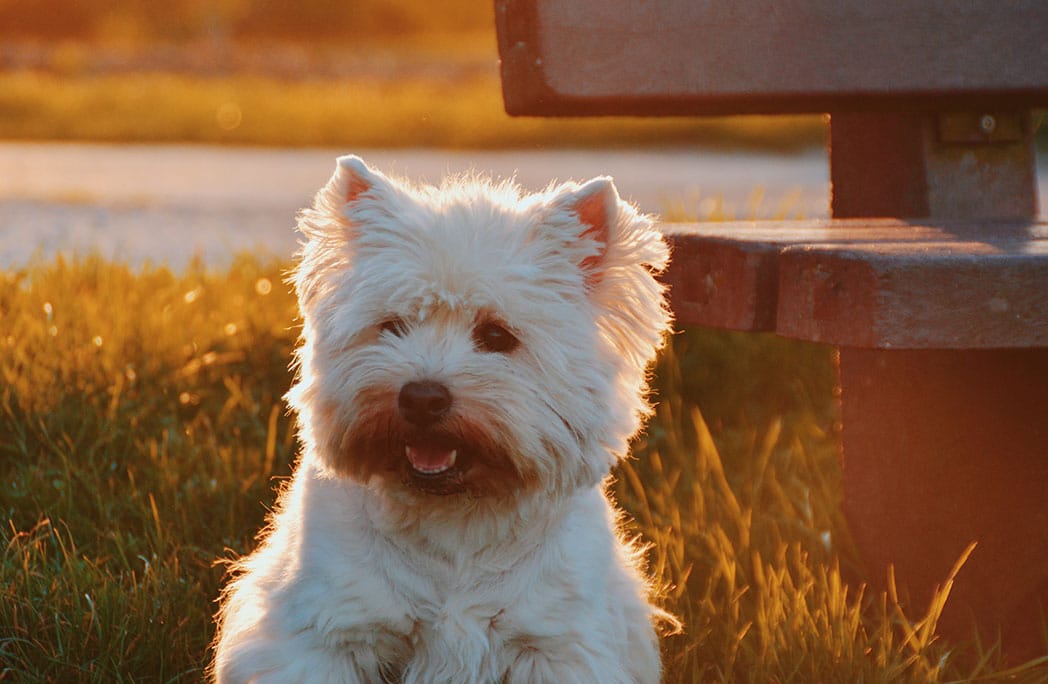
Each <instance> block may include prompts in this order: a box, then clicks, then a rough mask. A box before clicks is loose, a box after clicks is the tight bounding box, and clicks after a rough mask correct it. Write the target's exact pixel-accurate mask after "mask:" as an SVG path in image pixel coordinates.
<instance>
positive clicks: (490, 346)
mask: <svg viewBox="0 0 1048 684" xmlns="http://www.w3.org/2000/svg"><path fill="white" fill-rule="evenodd" d="M473 341H474V342H475V343H476V344H477V347H478V348H479V349H482V350H484V351H487V352H498V353H502V354H506V353H509V352H511V351H513V350H514V349H516V348H517V345H519V344H520V340H518V339H517V338H516V337H514V336H513V334H512V333H511V332H510V331H508V330H506V329H505V328H503V327H502V326H501V325H499V324H498V323H490V322H489V323H481V324H480V325H479V326H477V328H476V330H474V331H473Z"/></svg>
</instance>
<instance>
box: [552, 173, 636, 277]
mask: <svg viewBox="0 0 1048 684" xmlns="http://www.w3.org/2000/svg"><path fill="white" fill-rule="evenodd" d="M552 205H553V209H554V211H553V213H552V214H551V215H550V217H549V218H550V222H551V223H553V224H561V223H569V224H573V228H574V230H571V231H570V233H569V235H567V236H566V237H568V238H569V240H570V241H571V243H572V244H571V245H570V246H571V248H572V251H573V252H574V254H575V255H576V263H577V264H578V265H579V268H581V269H582V271H583V272H584V273H585V276H586V283H587V284H588V285H591V286H592V285H595V284H596V283H597V282H599V281H600V278H601V273H602V271H603V266H604V262H605V259H606V257H607V254H608V248H609V244H610V241H611V238H612V233H613V230H614V226H615V222H616V221H617V220H618V217H619V210H620V204H619V193H618V191H617V190H616V189H615V183H613V182H612V180H611V178H609V177H607V176H600V177H597V178H594V179H592V180H590V181H587V182H585V183H583V184H582V185H579V186H565V188H564V190H562V191H561V193H560V194H559V195H558V196H557V197H556V198H555V199H554V200H553V203H552Z"/></svg>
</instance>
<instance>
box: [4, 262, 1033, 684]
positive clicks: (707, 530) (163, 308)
mask: <svg viewBox="0 0 1048 684" xmlns="http://www.w3.org/2000/svg"><path fill="white" fill-rule="evenodd" d="M285 267H286V264H283V263H280V262H278V261H275V260H266V259H264V258H261V257H252V256H243V257H240V258H237V259H236V260H235V261H234V262H233V263H232V265H231V266H230V267H229V268H228V269H223V270H220V271H209V270H207V269H205V268H204V267H203V266H202V265H200V264H199V263H197V264H194V265H191V266H190V267H189V268H188V269H187V270H186V271H185V272H184V273H179V274H175V273H172V272H170V271H168V270H167V269H166V268H162V267H146V268H143V269H141V270H139V271H132V270H131V269H129V268H128V267H126V266H123V265H120V264H114V263H111V262H107V261H104V260H101V259H98V258H83V259H78V260H76V261H67V260H62V259H57V260H55V261H52V262H46V263H38V264H35V265H31V266H27V267H25V268H21V269H17V270H12V271H8V272H7V273H4V274H3V275H0V374H2V380H0V482H2V484H0V513H2V516H3V518H4V521H3V524H2V526H0V542H2V543H0V549H2V554H3V555H2V557H0V672H2V674H0V679H3V680H4V681H14V682H38V681H61V682H132V681H135V682H178V681H198V680H199V679H200V677H201V672H202V668H203V667H204V665H205V662H206V659H207V645H208V643H209V640H210V638H211V634H212V626H211V615H212V612H213V610H214V607H215V606H214V603H213V601H214V599H215V597H216V596H217V593H218V589H219V587H220V585H221V581H222V568H221V567H219V566H216V564H215V560H216V559H218V558H222V557H226V556H228V555H229V554H230V553H243V552H246V551H247V550H249V549H250V548H251V545H252V537H253V535H254V533H255V531H256V530H257V529H258V526H259V525H260V523H261V522H262V518H263V516H264V513H265V507H266V505H269V504H270V503H271V502H272V496H273V488H274V480H275V479H279V478H283V477H285V476H287V475H288V473H289V470H290V463H291V461H292V459H293V455H294V450H295V443H294V437H293V434H292V430H291V426H290V424H289V418H288V417H287V416H286V414H285V410H284V406H283V404H282V403H281V399H280V397H281V395H282V394H283V393H284V391H285V390H286V388H287V386H288V384H289V380H290V378H289V375H288V372H287V364H288V360H289V354H290V352H291V349H292V346H293V345H294V342H295V336H296V334H297V331H296V322H295V320H296V319H295V316H296V309H295V304H294V301H293V299H292V297H291V296H290V294H289V293H288V292H287V290H286V287H285V286H284V285H283V283H282V280H281V274H282V270H283V269H284V268H285ZM657 370H658V375H657V377H658V385H659V393H660V394H659V397H660V403H659V410H658V415H657V417H656V419H655V420H654V421H653V423H652V424H651V426H650V428H649V430H648V433H647V435H646V436H645V437H644V438H643V439H641V440H639V441H638V443H637V444H636V449H635V452H636V454H637V458H636V459H635V460H632V461H630V462H629V463H627V464H626V465H624V466H623V467H622V468H621V469H620V470H619V472H618V473H617V482H616V485H615V488H616V491H617V493H618V496H619V499H620V501H621V502H622V503H623V504H624V506H625V507H626V508H628V510H629V511H630V512H631V514H632V515H633V516H635V519H636V529H637V530H638V531H640V532H641V533H642V534H643V535H644V537H645V538H646V539H648V540H650V541H653V542H655V546H654V548H653V550H652V552H651V564H652V567H653V569H654V570H655V572H656V573H657V575H658V576H659V578H660V580H661V581H662V582H663V583H664V584H665V585H666V587H667V588H666V596H665V599H666V602H667V605H668V607H670V608H671V609H672V610H673V611H675V612H676V613H677V614H678V615H680V616H682V618H683V619H684V622H685V632H684V634H683V635H680V636H673V637H668V638H667V639H666V640H665V659H666V662H667V667H668V672H667V677H666V681H667V682H947V681H968V680H972V679H974V678H977V677H985V678H986V681H997V680H1004V679H1008V681H1028V682H1034V681H1046V679H1048V663H1046V662H1043V661H1042V662H1040V663H1038V662H1033V663H1029V664H1027V665H1026V666H1025V667H1023V668H1020V669H1018V670H1015V671H1008V670H1003V669H1002V667H1003V666H1002V665H1001V661H1000V659H999V656H998V654H997V652H996V651H995V650H994V649H993V648H980V647H977V646H967V645H963V644H951V643H947V642H946V641H945V640H944V639H942V638H941V637H940V636H938V635H937V633H936V619H937V616H938V615H939V612H940V611H941V608H942V603H943V601H945V600H946V599H947V595H948V591H949V578H947V577H944V578H943V580H944V586H943V590H942V591H941V592H940V594H939V595H938V596H937V598H936V599H935V600H934V601H933V602H932V604H931V605H930V606H927V607H922V610H921V611H919V612H918V613H917V614H912V613H910V612H906V611H904V610H903V609H902V608H901V607H900V605H899V603H898V601H896V600H895V598H894V597H893V596H892V595H891V593H890V592H889V593H887V594H880V593H874V592H871V591H866V590H864V589H863V588H862V587H861V586H856V585H854V584H849V583H848V582H847V581H845V580H844V579H843V578H842V567H843V566H846V565H847V564H848V563H849V560H848V558H849V552H848V542H847V530H846V528H845V525H844V523H843V521H842V520H841V517H840V515H839V513H838V507H837V503H838V500H839V498H840V487H839V481H838V480H839V472H838V470H837V460H836V433H835V431H834V427H833V426H834V422H835V420H836V416H835V412H834V408H833V401H832V387H833V375H832V358H831V350H830V349H828V348H826V347H821V346H817V345H808V344H800V343H788V342H785V341H782V340H778V339H775V338H769V337H762V336H743V335H735V334H729V333H716V332H711V331H705V330H689V331H686V332H684V333H682V334H680V335H678V336H677V337H676V339H675V340H674V345H673V349H672V350H671V351H670V352H669V353H668V354H667V355H666V356H665V358H664V359H663V360H662V362H661V363H660V365H659V367H658V369H657ZM699 407H701V409H702V413H700V412H699Z"/></svg>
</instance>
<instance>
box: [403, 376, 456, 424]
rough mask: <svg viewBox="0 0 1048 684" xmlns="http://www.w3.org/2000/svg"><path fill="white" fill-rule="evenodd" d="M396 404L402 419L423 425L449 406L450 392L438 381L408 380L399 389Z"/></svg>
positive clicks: (446, 410) (441, 413)
mask: <svg viewBox="0 0 1048 684" xmlns="http://www.w3.org/2000/svg"><path fill="white" fill-rule="evenodd" d="M397 406H398V407H399V408H400V415H401V416H403V417H404V420H406V421H408V422H409V423H411V424H412V425H417V426H419V427H425V426H426V425H430V424H431V423H435V422H436V421H438V420H439V419H440V417H441V416H443V415H444V414H445V413H447V412H448V409H449V408H451V392H449V391H448V388H447V387H445V386H444V385H441V384H440V383H439V382H430V381H426V382H409V383H408V384H406V385H404V386H403V387H402V388H401V389H400V397H399V398H398V399H397Z"/></svg>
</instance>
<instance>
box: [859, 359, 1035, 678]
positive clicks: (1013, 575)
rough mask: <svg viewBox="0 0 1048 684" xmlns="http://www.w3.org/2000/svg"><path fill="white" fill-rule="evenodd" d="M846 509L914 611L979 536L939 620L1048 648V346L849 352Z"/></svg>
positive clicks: (1016, 648)
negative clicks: (1047, 614) (1046, 614)
mask: <svg viewBox="0 0 1048 684" xmlns="http://www.w3.org/2000/svg"><path fill="white" fill-rule="evenodd" d="M840 381H841V410H842V411H841V417H842V422H843V445H844V449H843V477H844V491H845V502H844V508H845V514H846V516H847V518H848V520H849V525H850V527H851V530H852V534H853V536H854V538H855V542H856V546H857V547H858V549H859V552H860V554H861V555H862V556H863V557H864V560H865V561H866V563H867V564H868V567H867V577H869V578H870V579H871V581H873V582H874V583H877V582H878V581H880V582H881V583H883V582H884V581H885V579H886V577H887V566H888V565H889V564H893V565H894V566H895V574H896V579H897V581H898V583H899V585H900V591H903V590H904V589H903V588H904V587H905V588H907V589H908V594H909V597H910V600H911V609H910V614H911V615H920V614H923V611H924V610H925V608H926V607H927V605H928V603H927V602H928V599H929V597H930V595H931V593H932V591H933V589H934V588H935V586H936V585H938V584H941V583H942V582H943V581H944V580H945V579H946V576H947V574H948V573H949V570H950V568H951V567H952V566H953V564H954V563H955V562H956V561H957V559H958V558H959V557H960V555H961V554H962V552H963V551H964V549H965V548H966V547H967V545H968V544H969V543H970V542H971V541H973V540H974V541H977V542H978V546H977V547H976V549H975V551H974V553H973V554H972V556H971V557H970V558H969V560H968V562H967V563H966V565H965V566H964V568H963V569H962V570H961V572H960V574H959V575H958V579H957V582H956V584H955V585H954V590H953V592H952V593H951V596H950V599H949V601H948V603H947V609H946V612H945V614H944V616H943V621H942V622H941V623H940V624H941V625H942V629H943V630H944V632H945V633H947V634H949V635H950V636H951V637H954V638H958V639H967V638H970V637H971V636H972V635H973V632H972V630H971V624H972V622H971V621H972V618H973V617H974V618H975V619H976V621H977V622H978V624H979V626H980V628H981V629H982V630H983V635H984V637H986V638H989V639H990V640H991V641H992V640H993V639H995V638H996V636H997V633H996V629H997V628H998V626H999V627H1000V629H1001V632H1002V641H1003V646H1004V650H1005V652H1006V653H1007V654H1008V655H1009V657H1011V658H1013V659H1014V658H1026V657H1031V656H1035V655H1043V654H1044V653H1046V652H1048V644H1046V643H1045V642H1044V636H1043V635H1044V634H1045V627H1044V626H1043V622H1042V621H1043V611H1044V610H1046V609H1048V349H1012V350H977V351H972V350H962V351H943V350H919V351H885V350H874V349H854V348H842V349H841V350H840Z"/></svg>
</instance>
